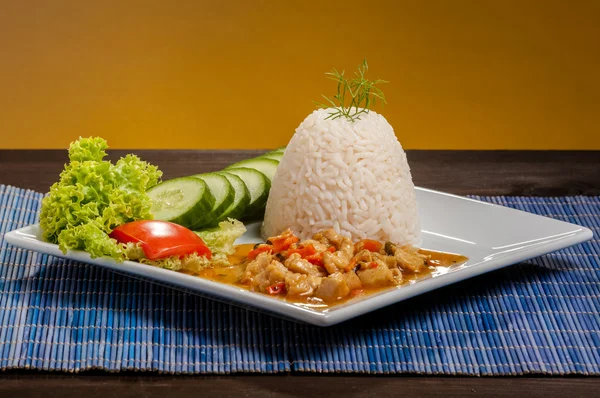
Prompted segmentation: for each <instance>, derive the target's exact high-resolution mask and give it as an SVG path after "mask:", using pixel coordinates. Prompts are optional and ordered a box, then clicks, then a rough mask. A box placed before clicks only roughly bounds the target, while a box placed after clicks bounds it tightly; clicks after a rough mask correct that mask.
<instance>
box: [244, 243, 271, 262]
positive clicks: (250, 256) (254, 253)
mask: <svg viewBox="0 0 600 398" xmlns="http://www.w3.org/2000/svg"><path fill="white" fill-rule="evenodd" d="M272 251H273V248H272V247H271V246H269V245H260V246H258V247H257V248H256V249H254V250H250V252H249V253H248V259H249V260H254V259H255V258H256V257H258V255H259V254H261V253H271V252H272Z"/></svg>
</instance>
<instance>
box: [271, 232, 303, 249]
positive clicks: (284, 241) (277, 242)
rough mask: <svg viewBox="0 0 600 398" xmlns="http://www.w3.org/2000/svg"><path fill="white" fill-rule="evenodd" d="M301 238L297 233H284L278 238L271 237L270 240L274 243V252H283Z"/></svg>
mask: <svg viewBox="0 0 600 398" xmlns="http://www.w3.org/2000/svg"><path fill="white" fill-rule="evenodd" d="M299 240H300V239H299V238H298V237H297V236H296V235H283V236H278V237H276V238H269V241H270V242H271V244H272V245H273V252H274V253H281V252H284V251H286V250H287V249H289V248H290V246H292V245H293V244H294V243H296V242H298V241H299Z"/></svg>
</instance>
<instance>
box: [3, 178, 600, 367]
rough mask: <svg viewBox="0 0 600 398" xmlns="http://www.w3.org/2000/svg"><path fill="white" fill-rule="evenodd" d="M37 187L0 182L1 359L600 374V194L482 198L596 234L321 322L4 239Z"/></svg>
mask: <svg viewBox="0 0 600 398" xmlns="http://www.w3.org/2000/svg"><path fill="white" fill-rule="evenodd" d="M42 196H43V195H42V194H40V193H37V192H33V191H27V190H22V189H19V188H15V187H10V186H3V185H0V369H11V368H33V369H44V370H63V371H69V372H77V371H81V370H85V369H93V368H99V369H105V370H110V371H121V370H144V371H160V372H168V373H230V372H265V373H272V372H284V371H305V372H307V371H308V372H357V373H358V372H360V373H422V374H448V375H457V374H461V375H516V374H526V373H542V374H556V375H558V374H585V375H590V374H600V315H599V312H600V261H599V253H600V240H599V239H598V236H599V235H600V197H583V196H575V197H560V198H531V197H477V199H481V200H484V201H489V202H494V203H497V204H500V205H505V206H510V207H514V208H518V209H521V210H525V211H529V212H532V213H536V214H542V215H545V216H549V217H552V218H557V219H560V220H565V221H570V222H573V223H576V224H580V225H584V226H586V227H588V228H591V229H592V230H593V231H594V233H595V237H594V239H593V240H592V241H590V242H587V243H584V244H582V245H579V246H576V247H571V248H568V249H565V250H562V251H560V252H556V253H552V254H549V255H546V256H543V257H539V258H536V259H533V260H531V261H528V262H526V263H523V264H518V265H515V266H512V267H508V268H505V269H503V270H500V271H496V272H493V273H491V274H488V275H485V276H482V277H478V278H476V279H472V280H470V281H465V282H462V283H459V284H456V285H453V286H450V287H446V288H444V289H441V290H438V291H436V292H432V293H429V294H426V295H423V296H421V297H419V298H416V299H412V300H410V301H406V302H403V303H400V304H398V305H393V306H390V307H387V308H385V309H383V310H380V311H378V313H377V314H370V315H365V316H362V317H360V318H357V319H355V320H352V321H349V322H346V323H344V324H342V325H338V326H333V327H330V328H319V327H313V326H307V325H301V324H296V323H293V322H288V321H284V320H281V319H278V318H275V317H271V316H268V315H264V314H259V313H255V312H251V311H247V310H244V309H240V308H237V307H233V306H229V305H227V304H222V303H218V302H215V301H212V300H209V299H204V298H200V297H197V296H194V295H189V294H186V293H183V292H179V291H175V290H172V289H169V288H167V287H161V286H158V285H155V284H152V283H149V282H144V281H139V280H135V279H132V278H129V277H125V276H121V275H118V274H115V273H113V272H110V271H107V270H104V269H102V268H100V267H96V266H91V265H86V264H81V263H74V262H70V261H65V260H62V259H57V258H54V257H51V256H47V255H42V254H39V253H34V252H31V251H27V250H21V249H17V248H15V247H12V246H8V245H7V244H6V243H5V242H4V241H3V240H4V234H5V233H6V232H8V231H10V230H13V229H16V228H20V227H22V226H25V225H27V224H31V223H35V222H37V214H38V210H39V206H40V200H41V198H42Z"/></svg>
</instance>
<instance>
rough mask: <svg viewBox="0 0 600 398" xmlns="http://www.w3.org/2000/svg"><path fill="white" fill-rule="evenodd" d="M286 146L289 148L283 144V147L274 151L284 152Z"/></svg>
mask: <svg viewBox="0 0 600 398" xmlns="http://www.w3.org/2000/svg"><path fill="white" fill-rule="evenodd" d="M285 148H287V146H282V147H279V148H277V149H275V150H274V151H273V152H281V153H284V152H285Z"/></svg>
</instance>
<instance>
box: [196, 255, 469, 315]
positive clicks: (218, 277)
mask: <svg viewBox="0 0 600 398" xmlns="http://www.w3.org/2000/svg"><path fill="white" fill-rule="evenodd" d="M253 247H254V244H244V245H238V246H236V248H235V249H236V250H235V253H234V254H232V255H231V256H229V262H230V263H231V264H232V265H231V266H230V267H215V268H207V269H204V270H202V271H200V272H199V273H198V276H200V277H201V278H205V279H210V280H212V281H215V282H220V283H227V284H230V285H235V286H238V287H242V288H245V289H247V288H248V287H247V286H246V285H244V284H241V283H239V280H240V278H241V277H242V274H243V273H244V268H245V266H244V264H243V262H244V260H245V259H246V256H247V255H248V253H249V252H250V250H252V248H253ZM419 252H420V253H422V254H426V255H428V256H430V259H429V260H428V261H427V265H428V267H427V268H426V269H425V270H423V271H421V272H418V273H410V272H403V273H402V283H401V284H400V285H397V286H392V287H389V286H386V287H377V288H364V289H361V291H360V292H359V294H355V295H353V296H349V297H347V298H344V299H342V300H337V301H335V302H333V303H327V302H324V301H322V300H320V299H317V298H314V297H309V298H303V297H284V296H274V297H277V298H278V299H280V300H285V301H288V302H293V303H298V304H300V305H304V306H309V307H312V308H321V309H326V308H329V307H331V306H333V305H338V304H342V303H344V302H347V301H348V300H351V299H353V298H355V297H363V296H366V295H371V294H374V293H378V292H382V291H388V290H393V289H398V288H402V286H405V285H411V284H413V283H415V282H417V281H419V280H422V279H426V278H429V277H431V276H436V275H442V274H445V273H446V272H448V270H449V269H450V267H452V266H457V265H460V264H462V263H464V262H465V261H467V260H468V258H467V257H465V256H461V255H458V254H452V253H444V252H437V251H431V250H423V249H422V250H419ZM257 294H262V293H257Z"/></svg>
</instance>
